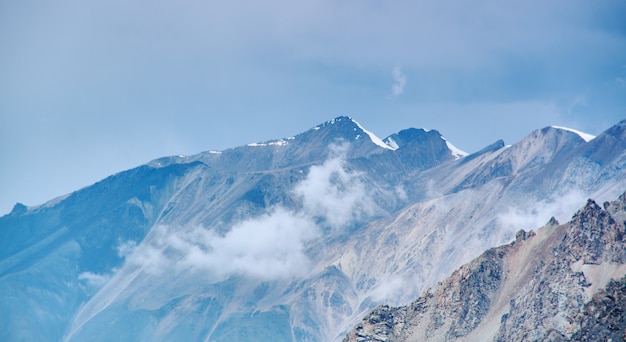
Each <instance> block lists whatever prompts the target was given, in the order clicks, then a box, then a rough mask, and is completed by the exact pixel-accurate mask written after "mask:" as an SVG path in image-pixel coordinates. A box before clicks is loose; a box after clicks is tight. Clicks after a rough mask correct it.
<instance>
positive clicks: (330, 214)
mask: <svg viewBox="0 0 626 342" xmlns="http://www.w3.org/2000/svg"><path fill="white" fill-rule="evenodd" d="M331 148H332V149H333V153H332V154H334V156H333V157H331V159H329V160H327V161H326V162H324V164H323V165H320V166H312V167H311V169H310V170H309V174H308V175H307V178H306V179H305V180H303V181H302V182H300V183H299V184H298V185H297V186H296V187H295V189H294V193H295V194H296V195H298V196H299V197H300V199H301V201H302V204H303V210H304V212H305V213H306V214H307V215H309V216H311V217H314V218H316V219H322V222H323V223H324V224H325V225H327V226H328V227H330V228H332V229H333V230H335V231H336V230H338V229H341V228H343V227H347V226H350V225H351V224H353V223H355V222H358V221H361V220H363V219H364V218H365V217H367V216H369V215H371V214H372V213H373V208H374V204H373V202H372V201H371V199H370V198H369V196H368V195H367V194H366V190H365V185H364V184H363V182H362V177H361V174H360V173H358V172H350V171H347V170H346V169H345V168H344V166H343V164H344V161H343V159H344V156H345V148H346V147H345V145H344V146H334V147H331ZM332 154H331V155H332Z"/></svg>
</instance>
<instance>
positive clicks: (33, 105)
mask: <svg viewBox="0 0 626 342" xmlns="http://www.w3.org/2000/svg"><path fill="white" fill-rule="evenodd" d="M0 49H1V50H2V51H1V53H0V215H2V214H5V213H8V212H9V211H10V210H11V208H12V206H13V205H14V204H15V203H16V202H21V203H24V204H26V205H38V204H42V203H44V202H46V201H47V200H50V199H52V198H54V197H56V196H60V195H63V194H66V193H70V192H72V191H74V190H77V189H79V188H81V187H84V186H88V185H90V184H93V183H94V182H96V181H98V180H101V179H103V178H105V177H106V176H109V175H111V174H114V173H116V172H120V171H123V170H126V169H129V168H132V167H135V166H138V165H141V164H144V163H146V162H148V161H150V160H152V159H155V158H158V157H161V156H166V155H175V154H195V153H199V152H201V151H206V150H222V149H226V148H229V147H235V146H239V145H243V144H247V143H251V142H257V141H265V140H269V139H274V138H281V137H288V136H292V135H295V134H297V133H300V132H303V131H305V130H307V129H309V128H311V127H313V126H315V125H317V124H319V123H322V122H324V121H326V120H329V119H331V118H333V117H336V116H339V115H349V116H351V117H353V118H354V119H355V120H357V121H358V122H359V123H361V124H362V125H363V126H364V127H365V128H366V129H368V130H369V131H372V132H374V133H375V134H377V135H378V136H379V137H381V138H384V137H386V136H387V135H390V134H392V133H395V132H397V131H399V130H402V129H405V128H409V127H416V128H420V127H423V128H429V129H437V130H438V131H440V132H441V133H442V134H443V135H444V136H445V137H446V138H447V139H448V140H449V141H451V142H452V143H453V144H454V145H455V146H457V147H459V148H460V149H462V150H465V151H467V152H470V153H471V152H475V151H477V150H480V149H481V148H482V147H485V146H487V145H489V144H490V143H492V142H494V141H496V140H497V139H504V141H505V142H506V143H509V144H511V143H514V142H516V141H518V140H520V139H522V138H523V137H524V136H525V135H527V134H529V133H530V132H531V131H532V130H534V129H537V128H542V127H545V126H549V125H558V126H565V127H571V128H574V129H578V130H580V131H584V132H587V133H591V134H599V133H601V132H602V131H603V130H605V129H607V128H609V127H610V126H612V125H613V124H615V123H617V122H619V121H620V120H622V119H626V2H624V1H622V0H598V1H583V0H554V1H543V0H528V1H508V0H504V1H503V0H498V1H495V0H476V1H461V0H458V1H455V0H439V1H434V0H427V1H420V0H411V1H393V0H387V1H376V0H317V1H311V0H302V1H285V0H267V1H263V2H260V1H259V2H252V1H241V0H232V1H228V2H217V1H212V0H179V1H173V0H150V1H148V0H106V1H105V0H91V1H80V0H63V1H52V0H20V1H3V2H0Z"/></svg>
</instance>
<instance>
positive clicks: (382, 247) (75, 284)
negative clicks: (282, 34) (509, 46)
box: [0, 117, 626, 341]
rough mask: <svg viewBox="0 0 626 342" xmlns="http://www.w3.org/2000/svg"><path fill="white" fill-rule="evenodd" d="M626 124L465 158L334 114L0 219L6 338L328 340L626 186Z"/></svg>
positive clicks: (432, 135) (548, 134) (553, 130)
mask: <svg viewBox="0 0 626 342" xmlns="http://www.w3.org/2000/svg"><path fill="white" fill-rule="evenodd" d="M625 129H626V121H622V122H620V123H618V124H617V125H615V126H613V127H612V128H610V129H609V130H607V131H605V132H604V133H602V134H601V135H599V136H598V137H595V138H594V139H591V140H590V139H589V138H590V137H588V136H586V135H584V134H581V133H580V132H576V131H573V130H571V129H564V128H561V127H546V128H542V129H538V130H536V131H533V132H531V133H530V134H529V135H528V136H527V137H526V138H524V139H522V140H521V141H519V142H517V143H515V144H513V145H510V146H508V145H505V144H504V143H503V142H502V141H497V142H495V143H494V144H492V145H490V146H487V147H485V148H484V149H483V150H481V151H479V152H477V153H474V154H471V155H467V154H466V153H464V152H462V151H460V150H459V149H457V148H456V147H454V145H453V144H452V143H451V141H450V140H448V139H447V138H444V137H443V136H442V135H441V134H440V133H439V132H437V131H436V130H424V129H415V128H410V129H406V130H402V131H399V132H398V133H396V134H392V135H391V136H389V137H386V138H385V139H379V138H378V137H376V136H375V135H374V134H373V133H371V132H370V131H368V130H367V129H365V128H364V127H362V126H361V125H360V124H358V123H357V122H356V121H354V120H353V119H351V118H349V117H338V118H335V119H333V120H330V121H327V122H325V123H323V124H321V125H318V126H316V127H313V128H312V129H310V130H308V131H306V132H303V133H300V134H298V135H295V136H293V137H287V138H283V139H277V140H271V141H266V142H258V143H251V144H248V145H246V146H240V147H235V148H231V149H227V150H223V151H206V152H202V153H199V154H197V155H192V156H171V157H164V158H160V159H157V160H154V161H152V162H150V163H148V164H146V165H142V166H139V167H137V168H135V169H131V170H128V171H123V172H120V173H118V174H115V175H112V176H110V177H108V178H106V179H104V180H102V181H100V182H98V183H96V184H94V185H92V186H89V187H85V188H83V189H80V190H77V191H75V192H73V193H71V194H68V195H65V196H62V197H59V198H56V199H53V200H51V201H50V202H48V203H45V204H43V205H40V206H35V207H26V206H24V205H21V204H17V205H16V206H15V207H14V209H13V211H12V212H11V213H10V214H8V215H5V216H3V217H0V231H1V233H0V289H1V291H0V303H2V304H1V305H0V313H1V316H2V317H5V319H3V320H2V321H1V323H0V339H2V340H38V341H47V340H50V341H56V340H66V341H83V340H94V341H109V340H131V341H135V340H146V341H147V340H151V341H152V340H203V341H224V340H233V341H243V340H256V341H330V340H341V339H342V338H343V336H344V335H345V333H346V332H347V331H348V330H349V329H350V328H351V327H352V326H353V325H354V324H355V323H357V322H359V321H360V319H361V318H362V317H363V316H364V315H365V314H367V313H368V312H369V311H370V310H371V309H372V308H374V307H376V306H377V305H378V304H381V303H388V304H392V305H399V304H405V303H408V302H410V301H412V300H414V299H415V298H417V297H418V296H419V295H420V294H421V293H422V292H423V291H424V290H425V289H426V288H428V287H430V286H432V285H434V284H436V283H437V282H438V281H441V280H442V279H444V278H445V277H447V276H448V275H449V274H450V273H451V272H452V271H453V270H455V269H457V268H458V267H459V266H461V265H462V264H464V263H466V262H469V261H470V260H472V259H473V258H475V257H477V256H478V255H480V253H482V252H483V251H484V250H486V249H489V248H491V247H494V246H497V245H501V244H503V243H506V242H510V241H512V240H513V239H514V238H515V233H516V232H518V231H519V230H520V229H526V230H529V229H535V228H536V227H539V226H541V225H542V224H543V223H545V222H546V221H547V220H548V219H549V218H550V217H551V216H555V217H557V218H558V219H559V220H561V221H565V220H566V219H567V218H569V217H570V216H571V215H572V214H573V213H574V212H575V210H576V209H577V208H580V207H581V206H582V205H584V203H585V201H586V199H587V198H594V199H596V200H597V201H599V202H602V201H605V200H609V199H612V198H616V197H617V196H618V195H619V194H620V193H622V192H623V191H624V189H626V174H625V173H626V167H625V166H626V139H625V134H626V132H625Z"/></svg>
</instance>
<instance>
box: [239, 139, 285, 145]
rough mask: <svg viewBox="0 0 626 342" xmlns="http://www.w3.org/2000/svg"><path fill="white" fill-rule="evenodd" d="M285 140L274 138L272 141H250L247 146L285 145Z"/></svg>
mask: <svg viewBox="0 0 626 342" xmlns="http://www.w3.org/2000/svg"><path fill="white" fill-rule="evenodd" d="M287 144H288V143H287V140H283V139H280V140H274V141H268V142H264V143H251V144H248V145H247V146H250V147H262V146H285V145H287Z"/></svg>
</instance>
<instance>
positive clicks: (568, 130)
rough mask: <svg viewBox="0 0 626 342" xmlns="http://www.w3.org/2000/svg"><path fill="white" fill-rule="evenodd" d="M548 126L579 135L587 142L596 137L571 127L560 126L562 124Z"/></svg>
mask: <svg viewBox="0 0 626 342" xmlns="http://www.w3.org/2000/svg"><path fill="white" fill-rule="evenodd" d="M550 127H552V128H555V129H558V130H563V131H567V132H572V133H575V134H577V135H578V136H579V137H581V138H582V139H583V140H584V141H586V142H589V141H591V140H593V139H595V137H596V136H595V135H591V134H589V133H585V132H581V131H577V130H575V129H572V128H567V127H562V126H550Z"/></svg>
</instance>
